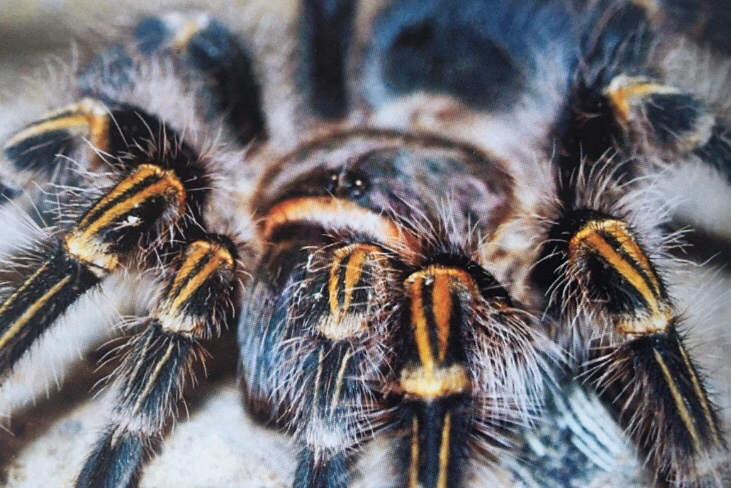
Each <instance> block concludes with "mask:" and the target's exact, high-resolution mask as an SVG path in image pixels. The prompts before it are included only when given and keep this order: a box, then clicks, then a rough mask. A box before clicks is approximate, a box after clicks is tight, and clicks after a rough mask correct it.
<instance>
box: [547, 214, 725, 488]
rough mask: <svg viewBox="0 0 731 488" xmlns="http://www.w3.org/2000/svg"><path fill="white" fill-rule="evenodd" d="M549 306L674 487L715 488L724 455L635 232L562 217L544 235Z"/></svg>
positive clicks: (659, 281)
mask: <svg viewBox="0 0 731 488" xmlns="http://www.w3.org/2000/svg"><path fill="white" fill-rule="evenodd" d="M549 239H550V241H549V242H550V244H549V246H548V250H547V258H546V263H550V265H549V266H548V267H549V268H551V269H552V270H553V272H552V273H553V275H554V276H553V280H554V284H553V290H552V294H551V296H552V301H553V303H554V306H555V307H556V309H558V311H557V313H558V315H559V317H560V322H561V323H562V324H563V325H564V326H565V327H567V328H569V329H570V330H566V331H564V332H565V333H566V334H568V335H569V336H570V337H572V338H573V345H574V351H575V353H576V357H577V359H578V361H579V363H580V365H579V366H580V367H581V368H585V369H586V373H585V374H586V377H587V379H588V381H590V382H591V384H592V385H593V387H594V388H596V389H597V390H598V391H599V392H600V393H601V394H602V395H603V397H604V398H605V399H606V401H607V402H608V403H609V404H610V405H611V406H612V407H613V408H614V409H615V410H616V412H617V414H618V416H619V418H620V422H621V423H622V424H623V425H624V426H625V427H626V428H627V432H628V435H629V436H630V437H631V438H632V439H633V441H634V442H635V443H636V444H637V445H638V447H639V449H640V452H641V453H642V454H643V455H646V456H647V457H648V460H649V462H650V464H651V465H652V466H653V467H654V469H655V470H657V473H658V475H657V477H658V480H660V481H661V482H665V481H667V482H669V483H671V484H673V486H716V485H719V486H720V484H721V482H720V478H719V476H720V475H719V473H718V471H717V470H718V463H719V462H721V461H722V458H723V456H724V455H725V452H726V447H725V445H724V442H723V437H722V432H721V425H720V422H719V419H718V414H717V412H716V410H715V408H714V406H713V404H712V402H711V400H710V399H709V395H708V393H707V391H706V386H705V381H704V378H703V376H702V375H701V373H700V372H699V370H698V368H697V366H696V365H695V363H694V361H693V360H692V359H691V357H690V355H689V353H688V351H687V348H686V347H685V345H684V343H683V339H682V336H681V333H680V332H679V331H678V323H679V322H680V318H679V317H678V314H677V311H676V310H675V307H674V304H673V303H672V301H671V299H670V297H669V295H668V292H667V288H666V285H665V283H664V280H663V278H662V276H661V274H659V273H658V271H657V270H656V267H655V265H654V264H653V262H652V261H651V259H650V258H649V257H648V254H647V252H646V251H645V249H644V248H643V246H642V244H641V242H640V238H639V236H638V233H637V232H636V231H635V230H633V229H632V228H631V227H630V226H629V225H628V224H627V223H626V222H625V221H623V220H622V219H620V218H617V217H614V216H612V215H609V214H606V213H603V212H600V211H596V210H592V209H587V208H578V209H574V210H569V211H565V212H564V213H563V215H562V216H561V217H560V218H559V219H558V220H557V221H556V223H555V224H554V226H553V228H552V229H551V231H550V234H549Z"/></svg>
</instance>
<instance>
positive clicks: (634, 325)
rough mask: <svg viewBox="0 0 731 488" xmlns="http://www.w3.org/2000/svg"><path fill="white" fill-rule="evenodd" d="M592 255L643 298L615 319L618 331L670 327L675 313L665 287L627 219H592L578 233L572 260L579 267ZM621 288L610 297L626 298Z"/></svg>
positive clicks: (634, 332) (643, 331)
mask: <svg viewBox="0 0 731 488" xmlns="http://www.w3.org/2000/svg"><path fill="white" fill-rule="evenodd" d="M590 258H596V259H598V260H600V261H601V262H603V263H604V265H605V266H606V268H607V269H608V270H610V271H605V272H612V273H615V274H616V275H617V276H619V277H620V278H621V280H620V281H621V282H622V283H624V284H625V286H627V287H629V288H628V290H627V291H633V292H634V293H633V295H635V296H637V297H640V299H639V300H636V301H635V302H634V303H633V305H632V306H631V308H632V311H631V312H630V313H626V312H622V313H619V314H617V317H615V318H614V320H615V322H614V326H615V328H616V331H617V332H619V333H621V334H627V335H641V334H651V333H655V332H659V331H664V330H667V327H668V326H669V324H670V320H671V319H672V315H673V312H672V307H671V305H670V302H669V299H668V296H667V292H666V291H665V286H664V284H663V283H662V281H661V279H660V277H659V276H658V275H657V273H656V272H655V269H654V268H653V266H652V265H651V263H650V260H649V259H648V257H647V255H646V254H645V252H644V251H643V250H642V248H641V247H640V245H639V244H638V243H637V240H636V239H635V238H634V237H633V235H632V233H631V231H630V230H629V228H628V227H627V225H626V224H625V223H624V222H622V221H621V220H617V219H612V218H604V219H591V220H589V221H588V222H586V223H585V224H584V225H583V226H582V227H581V228H580V229H579V230H578V231H577V232H575V233H574V235H573V236H572V237H571V239H570V240H569V263H570V264H572V265H573V266H574V267H577V266H578V264H579V263H580V262H581V261H583V262H584V263H586V262H587V261H588V260H589V259H590ZM594 285H595V284H592V283H588V284H587V286H588V287H591V286H594ZM621 291H622V290H617V292H618V293H617V294H616V295H615V296H611V297H610V298H609V300H610V301H611V300H615V299H616V300H618V301H619V300H624V299H623V298H621V295H620V294H619V292H621ZM610 305H611V303H610ZM625 308H626V307H625Z"/></svg>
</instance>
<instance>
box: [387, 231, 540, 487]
mask: <svg viewBox="0 0 731 488" xmlns="http://www.w3.org/2000/svg"><path fill="white" fill-rule="evenodd" d="M405 276H406V278H405V279H404V285H403V287H404V290H403V298H402V301H403V305H402V307H401V318H400V322H401V323H400V327H399V336H398V338H397V339H396V340H397V346H396V347H397V348H398V350H399V351H403V352H402V354H401V355H400V356H399V360H398V362H397V366H396V368H397V370H398V377H397V378H396V379H395V380H394V383H395V384H394V387H393V390H394V393H397V394H398V396H399V400H400V401H399V411H398V420H397V421H396V425H397V426H398V427H399V428H400V430H402V431H404V432H408V434H407V435H403V436H401V437H400V439H401V440H400V441H398V444H397V448H396V449H397V453H398V458H397V459H398V460H399V461H400V466H408V470H403V472H402V473H400V476H399V477H400V486H408V487H411V488H414V487H419V486H421V487H430V488H445V487H457V486H463V484H464V482H465V480H466V479H467V478H468V476H469V473H470V469H471V466H470V459H471V458H472V457H473V455H475V454H477V456H478V457H479V456H483V457H484V458H485V459H484V460H487V461H488V462H494V461H496V460H497V459H499V458H500V456H501V454H502V453H504V452H506V451H507V452H509V451H510V450H514V449H515V447H516V446H515V445H514V443H513V442H514V439H512V438H511V433H512V432H514V430H516V429H517V428H526V427H528V426H529V425H530V419H531V418H532V417H533V416H534V415H536V414H537V413H538V412H539V411H540V409H541V406H542V404H541V402H542V397H543V386H542V385H543V381H544V380H545V376H546V375H547V374H548V370H549V368H548V365H547V364H546V363H545V355H546V353H547V351H548V350H547V349H546V348H545V347H544V346H545V344H542V343H541V340H540V337H539V336H538V335H537V334H536V333H535V329H533V328H532V327H533V325H534V324H533V323H532V322H531V321H530V319H529V317H528V316H527V314H525V313H524V312H521V311H520V310H519V309H517V308H515V307H514V306H513V303H512V300H511V298H510V296H509V295H508V293H507V292H506V290H505V289H504V288H503V287H502V286H500V284H499V283H498V282H497V281H496V280H495V278H494V277H493V276H492V275H491V274H490V273H489V272H487V271H486V270H485V269H484V268H483V267H482V266H480V265H479V264H478V263H477V262H475V261H473V260H472V258H471V253H470V252H468V251H467V250H466V249H460V247H459V246H454V245H451V246H450V245H435V246H430V247H429V248H428V250H427V251H426V252H425V253H424V259H423V260H420V262H419V263H418V265H417V266H416V267H411V268H410V269H409V270H408V271H407V273H406V274H405Z"/></svg>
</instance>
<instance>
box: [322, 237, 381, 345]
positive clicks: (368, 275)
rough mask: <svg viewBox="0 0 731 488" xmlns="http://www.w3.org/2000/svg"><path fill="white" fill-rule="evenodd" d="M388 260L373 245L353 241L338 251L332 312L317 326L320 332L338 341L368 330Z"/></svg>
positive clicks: (332, 269)
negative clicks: (377, 286) (378, 287)
mask: <svg viewBox="0 0 731 488" xmlns="http://www.w3.org/2000/svg"><path fill="white" fill-rule="evenodd" d="M387 267H388V259H387V257H386V255H385V254H384V252H383V250H382V249H381V248H379V247H378V246H374V245H372V244H360V243H356V244H350V245H348V246H344V247H341V248H338V249H336V250H335V252H334V254H333V259H332V264H331V266H330V272H329V276H328V282H327V294H328V303H329V314H328V315H326V316H325V317H323V318H322V320H320V321H319V323H318V325H317V329H318V332H319V333H320V334H322V335H323V336H324V337H327V338H328V339H331V340H334V341H337V340H342V339H347V338H349V337H352V336H355V335H356V334H358V333H362V332H365V331H366V330H367V325H368V320H370V319H371V317H369V313H370V312H373V310H372V309H373V307H374V305H375V304H374V303H368V301H369V299H370V301H371V302H375V301H376V300H377V298H376V297H375V296H374V295H375V294H376V293H383V291H382V290H380V291H379V290H376V289H375V288H374V287H375V286H376V285H377V284H376V281H377V280H380V279H383V275H384V274H385V273H386V272H387V271H386V269H387Z"/></svg>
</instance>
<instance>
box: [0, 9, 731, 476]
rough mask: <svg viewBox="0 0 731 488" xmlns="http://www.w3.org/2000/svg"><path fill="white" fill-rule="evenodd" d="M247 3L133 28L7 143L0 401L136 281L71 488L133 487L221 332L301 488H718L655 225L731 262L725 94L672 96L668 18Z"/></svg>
mask: <svg viewBox="0 0 731 488" xmlns="http://www.w3.org/2000/svg"><path fill="white" fill-rule="evenodd" d="M270 3H271V2H252V3H251V5H248V6H246V7H241V8H238V9H235V8H231V10H230V13H229V14H228V15H226V14H222V15H220V16H218V19H219V20H216V19H215V18H214V17H213V16H212V15H208V14H203V13H170V14H155V15H151V16H149V17H147V18H144V19H143V20H140V21H138V22H137V23H136V24H135V26H134V27H133V28H132V29H130V30H128V31H125V32H124V33H122V34H120V35H119V36H117V39H116V40H115V41H114V42H111V43H110V45H109V46H108V47H107V48H105V49H104V50H101V52H96V53H93V54H90V56H89V57H88V59H87V61H85V62H81V63H80V68H79V69H78V72H77V73H75V74H74V77H73V80H71V81H69V82H68V86H66V87H65V90H64V92H63V93H61V94H59V93H54V94H53V95H54V97H58V98H59V99H61V100H57V99H55V98H54V100H53V101H51V102H50V103H49V104H48V105H49V106H45V107H43V108H39V109H38V113H36V114H32V115H31V116H27V115H25V114H23V116H24V117H30V119H29V120H26V121H24V122H18V123H17V124H15V125H13V124H12V123H11V127H10V129H9V130H8V131H7V134H6V135H4V138H3V142H2V144H3V145H2V160H1V162H2V166H1V168H2V171H1V172H0V183H2V187H1V188H0V190H1V191H2V194H3V195H4V200H3V202H0V219H5V220H7V222H8V224H9V226H10V225H11V223H12V222H17V221H19V220H22V219H23V216H25V219H26V221H28V222H33V225H34V226H35V227H36V230H35V232H34V236H33V237H32V238H29V237H28V234H30V232H22V231H17V232H16V231H15V230H13V232H9V236H10V237H12V241H11V240H10V238H9V241H10V242H8V246H7V249H4V250H3V252H4V253H5V254H4V257H3V261H2V269H0V273H1V274H2V280H3V284H2V287H1V288H0V375H2V376H1V377H2V379H3V382H4V384H3V385H1V386H0V401H2V399H3V398H4V397H3V393H4V391H5V390H6V389H7V385H9V384H12V383H13V382H17V381H20V380H19V379H18V377H19V376H22V371H23V368H27V367H29V366H28V365H30V367H32V365H33V364H34V360H35V357H36V356H37V355H39V354H41V353H42V352H43V350H44V348H43V343H44V341H46V338H47V337H48V336H49V333H48V332H49V329H52V328H53V327H54V325H56V324H57V323H58V322H59V321H63V320H64V319H65V316H66V315H67V312H68V311H69V310H70V309H72V308H74V307H75V304H76V303H78V302H79V301H83V299H82V298H81V297H82V296H85V295H88V294H89V293H94V290H103V289H104V287H105V283H107V282H108V281H109V280H110V279H113V278H112V277H113V276H121V278H120V279H119V282H120V284H121V285H120V286H122V287H124V286H125V284H127V285H126V286H128V287H129V288H132V285H131V284H130V283H131V281H132V280H133V278H132V277H134V276H154V277H155V284H154V285H153V286H154V287H155V289H156V290H157V291H155V292H153V293H152V298H151V299H150V301H149V304H147V308H148V310H147V311H146V312H145V313H146V315H143V317H141V318H138V319H135V320H134V321H133V326H132V329H131V330H132V331H133V332H132V336H131V337H130V338H129V339H127V340H126V341H125V345H124V346H123V347H120V348H118V351H119V353H118V356H119V358H118V359H117V364H118V367H117V370H116V373H115V374H114V376H113V381H111V382H110V392H109V400H110V401H109V411H108V413H107V420H106V425H105V427H104V429H103V432H102V434H100V438H99V440H98V441H97V442H96V444H95V445H94V446H90V447H89V454H88V456H87V459H86V462H85V464H84V465H83V466H79V467H78V473H79V474H78V476H77V477H76V486H77V487H88V488H92V487H95V488H109V487H113V486H114V487H117V486H134V485H135V484H136V483H139V482H140V478H141V482H142V483H143V484H144V482H145V476H144V472H143V471H142V470H141V468H142V467H143V465H144V464H145V461H146V459H148V458H149V456H150V455H151V453H152V448H153V447H154V446H156V445H158V444H159V442H160V441H161V440H162V439H163V437H164V436H165V435H168V433H167V432H168V429H169V426H170V425H171V423H172V421H173V420H174V419H175V417H176V412H177V406H178V404H179V403H180V402H181V401H182V399H183V392H184V387H185V385H186V382H189V381H190V380H191V379H192V377H193V376H194V372H195V371H196V369H195V368H196V366H195V365H196V364H197V363H201V362H203V361H204V359H205V351H204V349H203V343H204V341H210V340H214V339H217V338H218V337H219V336H221V332H222V330H223V329H225V328H232V329H233V328H235V329H236V332H237V339H238V349H239V371H240V377H241V385H242V390H243V391H242V396H243V398H244V399H245V403H246V406H247V408H248V411H249V412H250V413H251V414H253V415H254V416H255V417H256V418H257V419H260V420H262V421H263V422H264V423H267V424H268V425H269V426H271V427H272V428H276V429H279V430H281V431H283V432H286V433H288V434H290V435H291V437H292V442H291V444H289V451H290V453H291V457H292V458H293V459H294V460H295V461H294V463H295V465H296V467H295V468H294V469H293V470H292V472H291V473H282V477H283V478H284V479H286V480H287V483H288V484H292V485H293V486H295V487H298V488H315V487H327V488H335V487H346V486H356V485H357V486H403V487H410V488H411V487H413V488H416V487H423V488H447V487H448V488H457V487H470V486H484V485H486V484H494V485H498V486H540V487H543V486H555V487H564V486H566V487H568V486H631V485H636V486H672V487H684V488H686V487H688V488H689V487H695V486H698V487H716V486H719V487H720V486H727V485H728V483H730V482H731V474H730V473H729V470H730V467H729V454H728V451H727V445H726V437H725V435H726V434H725V431H724V422H723V420H722V419H723V418H724V412H723V411H722V409H721V408H720V407H722V406H723V404H722V403H721V402H723V401H725V400H724V398H723V396H722V395H719V396H714V395H713V394H712V393H711V392H713V391H714V390H717V389H721V388H723V386H724V385H723V384H721V383H719V382H718V381H717V380H718V378H717V377H716V375H715V374H712V375H711V377H706V375H705V374H704V372H703V368H701V367H700V366H699V364H708V361H707V360H706V359H705V358H701V357H698V355H697V354H695V350H691V349H690V348H689V347H688V345H687V344H686V343H687V338H686V324H689V323H694V322H696V321H697V320H698V319H697V318H695V317H693V316H692V314H691V313H685V312H684V310H683V306H682V304H681V302H679V301H678V299H677V298H676V296H675V295H676V291H675V290H676V288H679V286H678V284H677V283H676V281H677V280H676V279H674V276H675V272H676V271H677V270H678V268H679V264H678V260H677V259H675V258H674V256H673V253H672V247H673V246H672V244H674V243H675V242H676V241H677V240H678V239H679V238H678V235H677V234H676V233H673V231H672V227H673V226H675V225H677V224H678V223H679V222H681V223H682V222H684V223H691V224H694V225H695V226H696V228H697V229H699V230H700V231H701V232H702V233H703V234H702V235H704V236H706V237H707V238H708V239H709V240H712V241H714V242H719V243H723V242H727V241H728V240H729V237H730V236H731V221H729V219H728V217H727V215H728V211H729V210H731V198H729V195H731V185H730V184H729V182H731V177H730V176H729V175H731V140H730V139H729V137H728V135H727V129H726V127H728V126H729V122H730V121H729V117H731V114H729V113H728V103H727V100H726V99H724V97H728V96H731V86H730V85H731V82H730V81H729V80H727V79H724V78H722V77H721V76H720V75H719V76H717V78H715V79H714V80H716V81H714V83H715V85H714V86H712V87H709V86H705V85H704V86H699V84H698V83H697V79H694V78H693V76H691V75H689V74H688V73H686V72H685V71H683V70H682V69H679V68H678V64H679V63H680V61H682V60H683V59H684V58H683V56H688V53H689V52H696V54H697V51H693V49H695V48H693V44H692V42H693V41H690V40H687V39H685V38H683V32H682V31H681V30H680V29H679V28H678V27H677V25H679V24H678V20H677V19H678V14H677V12H676V10H677V8H679V5H676V2H674V1H668V2H650V1H644V2H643V1H635V2H632V1H621V0H606V1H596V2H591V3H590V4H589V5H584V2H578V1H577V2H571V1H565V0H555V1H547V2H546V1H538V0H523V1H518V0H499V1H496V2H482V1H479V0H468V1H456V0H454V1H453V0H427V1H423V0H420V1H416V0H414V1H411V0H405V1H385V0H384V1H379V2H352V1H347V0H334V1H332V0H331V1H318V0H302V1H301V2H298V3H297V5H296V6H295V7H294V8H292V7H290V6H288V5H279V4H277V3H276V2H274V3H271V4H270ZM666 4H667V5H666ZM699 8H700V5H699ZM706 8H708V9H710V10H709V11H710V12H712V7H706ZM288 9H289V10H288ZM674 9H675V10H674ZM664 12H667V13H664ZM704 19H705V20H704ZM709 19H710V17H708V18H703V19H701V18H700V17H699V19H697V22H696V24H695V25H694V27H693V28H692V29H690V30H688V32H687V33H688V34H689V35H691V36H694V38H695V40H696V41H698V38H701V39H705V38H707V39H708V40H709V42H710V45H709V47H708V50H709V54H707V58H708V60H707V61H706V63H707V65H708V66H711V65H712V66H715V65H717V64H718V65H723V62H724V61H723V60H724V59H725V58H724V56H725V54H724V52H725V50H726V49H727V45H726V44H724V42H720V41H719V39H720V37H719V34H718V32H717V31H716V30H715V29H717V28H716V27H714V24H713V23H712V22H711V21H710V20H709ZM224 20H225V21H226V23H224ZM699 33H705V34H703V35H701V34H699ZM82 58H83V57H82ZM688 59H689V58H688ZM706 69H707V70H710V69H711V68H710V67H707V68H706ZM704 79H706V78H704ZM716 85H717V86H716ZM699 175H700V176H705V177H707V180H706V181H707V183H706V184H707V187H708V188H709V189H711V188H712V189H713V190H714V191H715V192H716V193H717V194H718V196H714V198H715V200H714V203H713V205H714V206H715V209H716V210H715V211H716V213H719V212H720V213H722V215H720V216H719V217H718V218H716V217H714V216H713V215H711V216H709V213H708V212H703V211H702V210H704V209H703V208H701V207H703V205H698V204H696V205H694V204H693V203H690V204H688V203H685V202H682V203H680V204H677V203H676V202H675V201H674V200H675V199H676V198H677V190H676V189H675V186H677V185H678V181H680V180H683V179H688V178H690V177H691V176H692V177H693V178H696V177H698V176H699ZM696 186H697V185H696ZM697 189H698V188H696V190H697ZM694 198H695V196H692V195H691V196H688V197H687V200H689V201H691V200H693V199H694ZM698 198H702V197H701V196H699V197H698ZM19 216H21V217H19ZM0 222H3V220H0ZM36 235H37V236H39V237H35V236H36ZM235 324H238V327H234V326H235ZM82 325H83V324H82ZM718 330H721V329H718ZM718 330H717V331H718ZM724 332H727V331H725V329H724ZM224 337H230V334H229V335H228V336H227V335H225V334H224ZM719 340H721V341H722V340H724V339H723V338H719ZM725 340H728V338H726V339H725ZM724 366H725V365H724V364H720V365H719V366H716V369H717V370H721V371H722V370H723V368H724ZM1 407H2V409H3V411H7V412H8V413H10V412H11V411H12V410H13V408H15V407H16V406H15V405H12V404H7V405H1ZM201 442H203V443H204V441H203V440H201ZM251 442H252V443H255V442H256V439H251ZM373 449H377V450H381V451H383V452H382V454H388V456H387V457H385V456H382V457H381V461H380V462H379V467H380V470H379V471H380V473H372V472H370V470H369V469H364V467H363V466H362V463H361V461H362V459H363V458H364V457H367V456H363V454H364V453H365V452H366V451H369V450H373ZM200 468H201V469H205V466H201V467H200ZM292 480H293V481H292ZM237 483H238V486H259V485H261V484H266V482H265V481H261V480H250V479H240V480H237Z"/></svg>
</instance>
